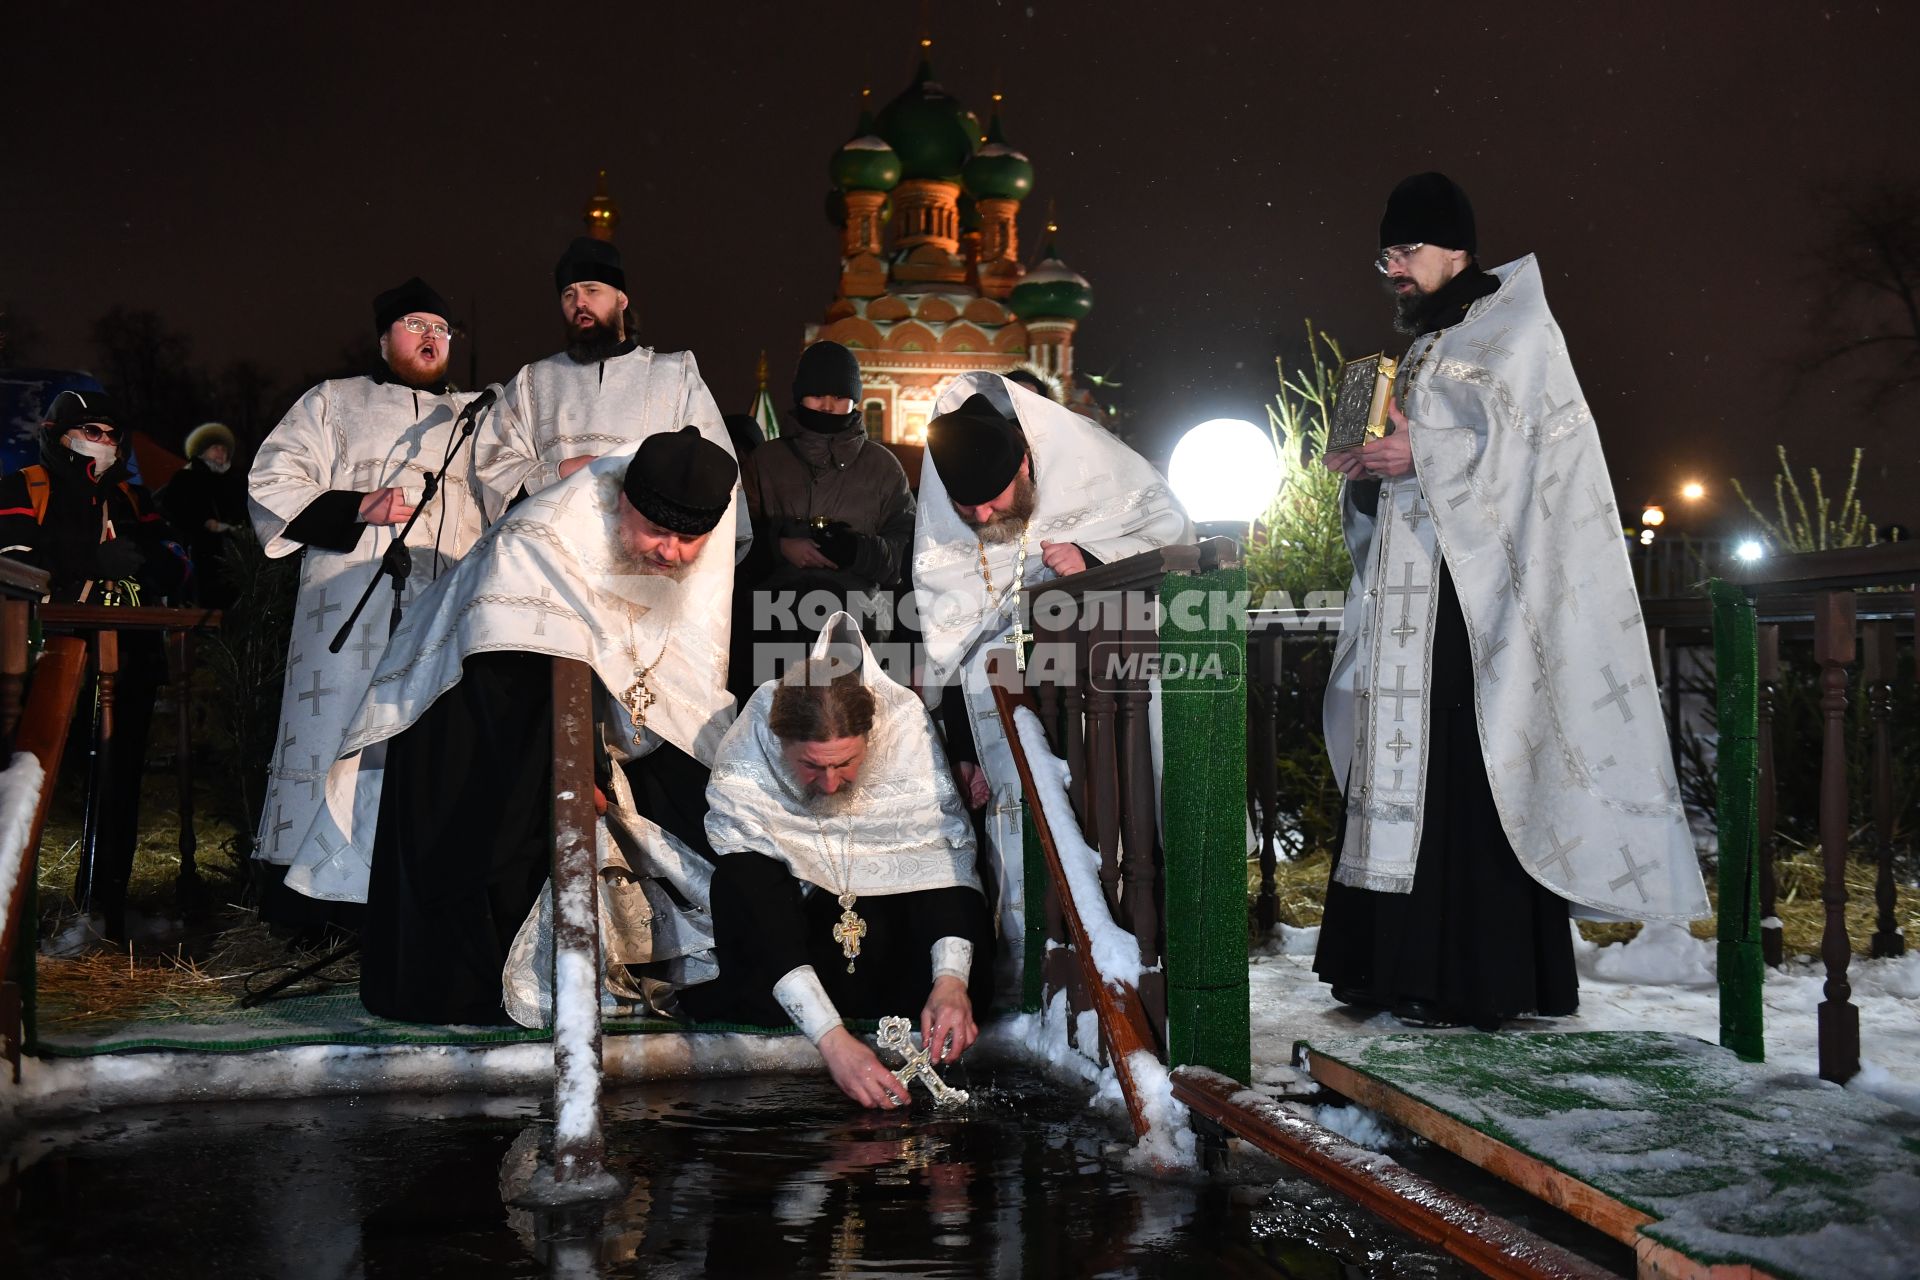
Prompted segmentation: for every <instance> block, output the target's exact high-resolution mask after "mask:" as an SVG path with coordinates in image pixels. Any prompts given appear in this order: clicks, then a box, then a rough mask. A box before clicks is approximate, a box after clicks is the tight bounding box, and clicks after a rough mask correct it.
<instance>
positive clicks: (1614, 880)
mask: <svg viewBox="0 0 1920 1280" xmlns="http://www.w3.org/2000/svg"><path fill="white" fill-rule="evenodd" d="M1477 247H1478V246H1477V237H1476V234H1475V228H1474V219H1473V209H1472V206H1471V205H1470V204H1469V203H1468V201H1467V197H1466V193H1465V192H1463V191H1462V190H1461V189H1460V188H1459V187H1458V186H1457V185H1455V184H1454V183H1453V182H1452V181H1450V180H1449V179H1448V178H1446V177H1445V176H1444V175H1442V174H1438V173H1423V174H1418V175H1416V176H1414V177H1411V178H1408V179H1407V180H1406V181H1404V182H1402V183H1401V184H1400V185H1399V186H1398V187H1397V188H1395V190H1394V192H1393V194H1392V196H1391V197H1390V198H1389V200H1388V202H1387V208H1386V214H1385V216H1384V217H1383V218H1382V220H1381V224H1380V253H1379V257H1378V259H1377V260H1376V264H1375V265H1376V266H1377V267H1378V269H1379V271H1380V273H1381V274H1382V276H1383V277H1384V279H1385V283H1386V285H1387V288H1388V291H1389V292H1390V293H1391V294H1392V295H1393V297H1394V299H1395V305H1396V308H1397V325H1396V327H1398V328H1399V329H1400V331H1401V332H1403V333H1406V334H1409V335H1411V336H1412V337H1413V344H1412V347H1411V349H1410V350H1409V351H1408V352H1407V355H1406V358H1405V359H1403V360H1401V361H1400V362H1399V369H1398V373H1397V376H1396V379H1395V382H1394V385H1393V388H1392V394H1391V399H1390V403H1389V417H1390V419H1391V422H1392V430H1391V431H1390V432H1389V433H1388V434H1387V435H1385V436H1383V437H1381V438H1379V439H1375V440H1370V441H1368V442H1367V443H1365V444H1364V445H1362V446H1361V447H1359V448H1356V449H1352V450H1346V451H1341V452H1336V453H1330V454H1329V455H1328V456H1327V459H1326V464H1327V466H1328V467H1330V468H1332V469H1333V470H1335V471H1338V472H1340V473H1341V474H1342V475H1343V476H1345V477H1346V484H1345V485H1344V486H1343V494H1342V503H1343V516H1342V518H1343V523H1344V526H1345V531H1346V540H1347V547H1348V550H1349V552H1350V553H1351V554H1352V557H1353V563H1354V578H1353V585H1352V587H1351V589H1350V590H1349V592H1348V596H1347V603H1346V611H1345V616H1344V618H1343V622H1342V630H1341V635H1340V641H1339V644H1338V645H1337V647H1336V649H1335V652H1334V660H1333V668H1332V674H1331V677H1330V680H1329V684H1328V688H1327V699H1326V712H1325V719H1326V725H1325V728H1326V740H1327V750H1328V753H1329V756H1330V757H1331V760H1332V764H1333V768H1334V773H1335V776H1336V777H1337V779H1338V780H1339V781H1340V783H1341V786H1342V788H1343V789H1344V791H1345V794H1346V811H1345V815H1344V819H1343V822H1344V826H1343V831H1342V834H1341V836H1340V837H1339V844H1338V852H1337V856H1336V860H1335V864H1334V870H1333V873H1332V880H1331V883H1330V884H1329V885H1328V887H1327V900H1326V914H1325V917H1324V920H1323V923H1322V926H1321V933H1320V947H1319V952H1318V954H1317V955H1316V957H1315V962H1314V968H1315V970H1316V972H1318V973H1319V975H1320V976H1321V978H1322V979H1323V980H1325V981H1326V982H1328V983H1330V984H1331V985H1332V987H1333V994H1334V997H1335V998H1336V999H1338V1000H1341V1001H1343V1002H1345V1003H1348V1004H1352V1005H1358V1006H1362V1007H1369V1008H1370V1007H1382V1008H1388V1009H1391V1010H1392V1011H1393V1013H1394V1014H1395V1015H1396V1016H1397V1017H1398V1018H1399V1019H1400V1020H1401V1021H1402V1022H1406V1023H1409V1024H1411V1025H1416V1026H1455V1025H1460V1024H1463V1023H1471V1024H1473V1025H1475V1026H1479V1027H1482V1028H1487V1029H1491V1028H1495V1027H1498V1026H1499V1025H1500V1024H1501V1022H1502V1021H1504V1020H1505V1019H1508V1018H1512V1017H1517V1016H1521V1015H1527V1014H1542V1015H1549V1016H1556V1015H1566V1014H1571V1013H1573V1012H1574V1011H1575V1009H1576V1008H1577V1007H1578V1004H1579V989H1578V979H1577V977H1576V974H1575V970H1574V963H1573V945H1572V940H1571V934H1570V931H1569V926H1568V912H1569V905H1570V904H1571V909H1572V910H1573V911H1574V912H1575V913H1576V914H1591V915H1594V916H1599V917H1604V918H1615V919H1622V918H1624V919H1633V920H1656V919H1672V920H1685V919H1690V918H1693V917H1696V916H1700V915H1704V914H1706V911H1707V898H1706V889H1705V885H1704V883H1703V882H1702V880H1701V876H1700V868H1699V862H1698V860H1697V857H1696V855H1695V853H1694V848H1693V841H1692V838H1691V835H1690V833H1689V831H1688V827H1687V820H1686V813H1685V811H1684V809H1683V808H1682V806H1681V803H1680V793H1679V787H1678V784H1677V782H1676V780H1675V774H1674V768H1673V760H1672V755H1671V752H1670V748H1669V744H1668V739H1667V733H1666V727H1665V721H1664V720H1663V719H1662V716H1661V713H1660V703H1659V696H1658V691H1657V690H1656V689H1655V687H1654V683H1653V669H1652V661H1651V658H1650V656H1649V653H1648V648H1647V637H1646V630H1645V627H1644V626H1643V624H1642V622H1641V617H1640V605H1639V595H1638V592H1637V591H1636V589H1635V586H1634V582H1633V576H1632V572H1631V570H1630V568H1629V566H1628V561H1627V552H1626V546H1625V542H1624V540H1623V538H1622V536H1621V527H1620V520H1619V517H1618V515H1617V513H1616V512H1615V510H1614V506H1613V499H1612V494H1613V483H1612V480H1611V479H1610V478H1609V476H1608V474H1607V465H1606V460H1605V458H1604V457H1603V456H1602V455H1601V451H1600V439H1599V435H1598V433H1597V432H1596V430H1595V428H1594V421H1593V415H1592V413H1591V412H1590V411H1589V410H1588V407H1587V403H1586V400H1585V397H1584V396H1583V395H1582V393H1581V390H1580V384H1579V382H1578V380H1577V379H1576V378H1575V377H1574V372H1573V366H1572V363H1571V362H1570V361H1569V359H1568V357H1567V347H1566V340H1565V338H1564V337H1563V335H1562V334H1561V332H1560V328H1559V326H1558V325H1557V324H1556V323H1555V322H1554V318H1553V313H1552V312H1551V311H1550V310H1549V309H1548V307H1547V301H1546V295H1545V292H1544V289H1543V287H1542V284H1541V278H1540V267H1539V264H1538V263H1537V262H1536V261H1535V260H1534V259H1533V257H1532V256H1530V255H1529V256H1527V257H1523V258H1520V259H1518V260H1517V261H1514V262H1510V263H1508V264H1506V265H1505V266H1501V267H1496V268H1494V269H1493V270H1491V271H1487V270H1483V269H1482V268H1481V267H1480V265H1479V263H1478V261H1477V260H1476V257H1475V253H1476V250H1477Z"/></svg>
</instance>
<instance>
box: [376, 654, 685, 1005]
mask: <svg viewBox="0 0 1920 1280" xmlns="http://www.w3.org/2000/svg"><path fill="white" fill-rule="evenodd" d="M552 687H553V659H552V658H550V657H548V656H546V655H544V654H536V653H515V652H504V653H482V654H475V655H474V656H472V657H470V658H468V659H467V660H466V662H465V664H464V665H463V667H462V670H461V679H460V683H459V684H457V685H455V686H454V687H453V688H451V689H449V690H447V691H446V692H445V693H443V694H441V695H440V696H439V697H438V698H437V699H435V700H434V703H433V705H432V706H430V707H429V708H427V710H426V712H425V714H423V715H422V716H421V717H420V719H419V720H417V721H416V722H414V724H412V725H411V726H410V727H408V728H407V729H406V730H405V731H404V732H402V733H400V734H398V735H397V736H395V737H394V738H392V739H390V740H389V741H388V743H387V762H386V775H385V781H384V785H383V788H382V791H381V795H380V816H379V821H378V826H377V828H376V830H375V833H374V839H373V870H372V875H371V878H370V880H369V882H368V886H367V914H366V924H365V926H364V928H363V930H362V933H361V957H360V1001H361V1003H362V1004H364V1005H366V1007H367V1009H368V1010H369V1011H370V1012H372V1013H376V1014H378V1015H380V1016H381V1017H383V1018H395V1019H399V1020H401V1021H405V1022H442V1023H446V1022H461V1023H482V1024H486V1023H504V1022H507V1021H508V1020H509V1019H508V1018H507V1016H506V1013H505V1011H504V1010H503V1009H502V1007H501V970H502V968H503V967H504V966H505V964H506V960H507V951H508V948H510V947H511V946H512V945H513V938H514V935H515V934H516V933H518V932H519V930H520V926H521V924H522V923H523V922H524V921H525V920H526V918H527V913H528V912H529V911H531V910H532V909H533V904H534V903H535V902H536V901H537V900H538V899H539V896H540V888H541V886H542V885H543V884H545V883H546V880H547V877H548V875H549V873H550V871H551V869H552V865H553V826H552V806H553V781H552V779H553V736H552V725H553V692H552ZM600 693H601V690H600V689H599V688H598V686H597V685H596V689H595V695H596V696H595V705H596V706H598V705H601V704H602V703H603V701H604V699H603V698H602V697H601V696H600ZM624 768H625V772H626V775H627V780H628V782H629V783H630V785H631V786H632V789H633V796H634V803H635V805H636V806H637V807H638V809H639V811H640V813H641V815H642V816H643V817H647V818H651V819H652V820H653V821H655V822H657V823H659V824H660V825H661V826H662V827H664V828H665V829H666V830H667V831H669V832H671V833H672V834H673V835H675V836H677V837H679V838H680V839H681V840H682V841H683V842H685V843H686V844H687V845H688V846H689V847H690V848H692V849H694V850H695V851H696V852H698V853H701V854H702V855H705V856H708V857H711V856H712V854H711V850H710V848H709V846H708V845H707V841H706V833H705V829H704V823H705V819H706V791H707V769H706V767H705V766H703V765H702V764H700V762H699V761H697V760H695V759H693V758H692V757H691V756H688V755H687V754H686V753H685V752H682V751H680V750H679V749H678V748H676V747H673V746H671V745H670V744H667V743H661V744H660V745H659V746H658V747H656V748H655V749H654V750H653V751H652V752H650V753H649V754H648V755H646V756H644V757H642V758H641V759H639V760H637V761H634V762H632V763H631V764H628V765H626V766H624Z"/></svg>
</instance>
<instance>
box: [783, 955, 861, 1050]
mask: <svg viewBox="0 0 1920 1280" xmlns="http://www.w3.org/2000/svg"><path fill="white" fill-rule="evenodd" d="M773 998H774V999H775V1000H778V1001H779V1002H780V1007H781V1008H782V1009H785V1010H786V1011H787V1016H788V1017H789V1018H792V1019H793V1025H794V1026H796V1027H798V1028H800V1031H801V1033H802V1034H803V1035H805V1036H806V1037H807V1039H809V1040H811V1041H813V1042H814V1043H815V1044H819V1043H820V1037H821V1036H824V1035H825V1034H827V1032H829V1031H831V1030H833V1029H834V1028H835V1027H838V1026H844V1025H845V1024H844V1023H842V1022H841V1021H840V1011H839V1010H838V1009H836V1008H834V1007H833V1001H832V1000H830V999H828V998H827V989H826V988H825V987H823V986H821V985H820V975H819V974H817V973H815V972H814V971H813V966H812V965H810V964H803V965H797V966H795V967H794V968H792V969H789V970H787V973H786V976H785V977H783V978H781V979H780V981H778V982H776V983H774V984H773Z"/></svg>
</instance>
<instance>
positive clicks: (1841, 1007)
mask: <svg viewBox="0 0 1920 1280" xmlns="http://www.w3.org/2000/svg"><path fill="white" fill-rule="evenodd" d="M1853 650H1854V599H1853V592H1851V591H1822V592H1821V593H1820V595H1819V597H1818V599H1817V603H1816V604H1815V607H1814V621H1813V657H1814V661H1815V662H1817V663H1819V664H1820V710H1821V713H1822V715H1823V716H1824V717H1825V735H1824V738H1823V741H1822V743H1821V748H1820V855H1821V863H1822V865H1823V870H1824V875H1823V877H1822V882H1821V887H1820V901H1821V902H1822V903H1824V904H1825V906H1826V909H1827V919H1826V928H1825V929H1824V930H1823V931H1822V933H1821V935H1820V957H1821V959H1822V960H1823V961H1825V962H1826V968H1827V981H1826V987H1825V994H1826V999H1824V1000H1822V1001H1821V1002H1820V1018H1819V1025H1820V1078H1821V1079H1823V1080H1832V1081H1834V1082H1835V1083H1836V1084H1845V1083H1846V1082H1847V1081H1849V1080H1851V1079H1852V1078H1853V1076H1854V1073H1856V1072H1857V1071H1859V1070H1860V1010H1859V1009H1858V1008H1856V1007H1855V1006H1854V1004H1853V1003H1852V996H1853V987H1852V986H1851V985H1849V984H1848V982H1847V964H1848V961H1849V960H1850V959H1851V958H1852V955H1853V944H1852V942H1851V941H1849V939H1848V938H1847V878H1846V877H1847V667H1848V665H1849V664H1851V663H1852V661H1853Z"/></svg>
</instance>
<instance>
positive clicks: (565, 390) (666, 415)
mask: <svg viewBox="0 0 1920 1280" xmlns="http://www.w3.org/2000/svg"><path fill="white" fill-rule="evenodd" d="M553 284H554V289H555V291H556V292H557V293H558V294H559V295H560V319H561V323H562V324H563V326H564V328H565V335H566V347H565V348H564V349H563V350H561V351H560V352H558V353H557V354H555V355H551V356H548V357H547V358H546V359H544V360H536V361H534V362H533V363H532V364H530V365H527V366H525V367H524V368H522V369H521V370H520V372H518V373H516V374H514V375H513V377H512V378H510V379H508V381H507V382H506V383H505V384H503V385H499V386H496V387H495V388H494V390H495V391H497V392H498V394H499V399H498V400H497V401H496V403H495V404H494V406H493V408H492V409H491V410H490V411H489V412H488V413H487V416H486V417H485V418H483V419H482V420H481V423H480V430H479V432H478V433H477V434H476V435H475V436H474V445H473V468H474V470H473V474H474V478H475V485H474V487H475V491H476V492H478V493H479V494H481V496H482V498H483V499H484V501H485V504H486V514H487V519H488V520H489V521H491V520H497V519H498V518H499V517H500V513H501V512H502V511H504V510H505V509H506V508H507V507H508V506H509V505H511V504H512V503H513V502H514V501H515V499H516V498H517V497H518V496H519V495H520V493H521V492H522V491H524V492H526V493H530V494H531V493H538V492H540V491H541V490H542V489H545V488H546V487H547V486H549V485H551V484H554V483H555V482H556V481H559V480H563V479H565V478H566V477H567V476H570V475H572V474H573V473H574V472H575V471H577V470H579V469H580V468H581V467H584V466H585V465H587V463H589V462H591V461H592V460H593V459H595V458H597V457H599V456H600V455H602V454H607V453H617V452H619V451H620V450H621V449H622V448H623V447H624V446H626V445H628V444H631V443H632V442H633V441H635V440H639V439H641V438H643V437H645V436H649V435H652V434H654V433H655V432H659V431H677V430H679V429H680V428H681V427H683V426H686V425H688V424H692V425H693V426H696V427H698V428H699V429H700V434H701V435H703V436H705V437H706V438H707V439H708V440H711V441H713V442H714V444H716V445H718V446H720V447H721V448H722V449H725V450H726V451H727V456H728V457H733V442H732V439H731V437H729V436H728V434H727V427H726V423H725V421H724V420H723V419H722V418H721V416H720V406H719V405H717V404H715V403H714V400H713V393H712V392H710V391H708V390H707V384H706V383H705V382H703V381H702V380H701V378H700V368H699V366H698V365H697V364H696V363H695V362H694V359H693V353H692V352H691V351H655V350H653V349H652V348H651V347H643V346H641V345H640V342H639V340H638V338H636V337H635V335H634V331H633V311H632V308H631V305H630V300H629V299H628V297H627V292H626V290H627V273H626V269H625V267H623V266H622V264H621V261H620V251H619V250H618V249H616V248H614V247H613V246H612V245H611V244H608V243H607V242H605V241H604V240H594V239H590V238H588V237H586V236H579V237H577V238H575V240H574V241H573V243H572V244H570V245H568V246H567V249H566V252H565V253H562V254H561V255H560V261H559V262H557V263H555V264H554V268H553ZM733 534H734V542H735V543H736V544H737V545H736V548H735V550H736V552H737V553H738V554H736V556H735V558H736V559H738V558H739V556H740V555H744V554H745V551H746V546H747V544H748V542H750V541H751V540H752V537H753V531H752V527H751V525H750V524H749V523H748V520H747V513H746V507H745V506H742V507H741V508H740V515H739V517H738V519H737V522H736V526H735V527H734V529H733Z"/></svg>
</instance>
